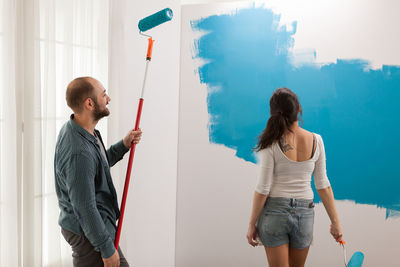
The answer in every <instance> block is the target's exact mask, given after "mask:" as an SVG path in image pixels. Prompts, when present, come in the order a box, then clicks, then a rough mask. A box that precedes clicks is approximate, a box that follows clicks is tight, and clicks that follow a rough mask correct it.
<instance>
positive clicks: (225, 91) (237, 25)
mask: <svg viewBox="0 0 400 267" xmlns="http://www.w3.org/2000/svg"><path fill="white" fill-rule="evenodd" d="M279 21H280V16H279V15H278V14H274V13H273V11H271V10H268V9H265V8H263V7H260V8H255V7H253V8H248V9H242V10H238V11H237V12H236V13H234V14H230V15H219V16H217V15H215V16H210V17H207V18H203V19H201V20H197V21H192V29H193V30H194V31H197V30H201V31H206V32H207V34H206V35H204V36H202V37H201V38H200V39H198V40H196V44H195V45H196V48H197V49H198V52H197V55H196V57H199V58H202V59H205V60H207V61H206V62H208V63H207V64H205V65H203V66H201V67H200V68H199V69H198V72H199V76H200V82H201V83H205V84H207V86H208V87H209V88H213V89H215V88H216V89H217V90H209V93H208V97H207V104H208V113H209V115H210V121H209V139H210V142H211V143H215V144H222V145H224V146H226V147H229V148H233V149H235V150H236V156H237V157H239V158H241V159H244V160H246V161H250V162H253V163H256V158H255V155H254V153H253V151H252V148H253V147H254V146H255V144H256V138H257V136H258V135H259V134H260V133H261V131H262V130H263V129H264V127H265V124H266V122H267V120H268V118H269V106H268V101H269V98H270V96H271V95H272V92H273V91H274V90H275V89H276V88H279V87H289V88H290V89H292V90H293V91H294V92H295V93H297V95H298V96H299V98H300V102H301V104H302V107H303V121H304V125H303V126H304V128H306V129H308V130H310V131H313V132H316V133H319V134H321V136H322V137H323V139H324V141H325V147H326V153H327V168H328V176H329V178H330V180H331V183H332V186H333V188H334V191H335V197H336V198H337V199H350V200H354V201H355V202H357V203H365V204H372V205H377V206H378V207H385V208H387V215H388V216H390V214H392V213H390V211H391V210H392V211H400V168H399V166H398V165H399V162H400V157H399V152H400V142H399V140H398V139H399V137H400V125H399V124H400V119H399V106H400V66H383V67H382V68H381V69H376V70H372V69H370V68H369V64H368V62H367V61H366V60H363V59H354V60H340V59H337V62H336V63H331V64H328V65H324V66H322V67H321V66H319V65H317V64H314V63H309V64H306V65H302V66H299V67H295V66H294V65H293V64H292V62H291V54H290V52H289V49H290V48H291V47H293V45H294V39H293V37H294V35H295V34H296V28H297V24H296V22H294V23H293V25H292V26H293V27H292V29H291V30H288V29H287V28H286V27H284V26H279ZM332 23H334V22H332ZM326 34H329V32H327V33H326ZM316 38H318V37H317V36H316ZM371 38H373V37H371ZM338 41H343V40H338ZM334 45H335V44H334V43H333V44H332V46H334ZM377 49H379V48H377ZM316 52H318V51H316ZM315 195H316V197H317V194H315Z"/></svg>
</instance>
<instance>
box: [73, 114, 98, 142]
mask: <svg viewBox="0 0 400 267" xmlns="http://www.w3.org/2000/svg"><path fill="white" fill-rule="evenodd" d="M69 124H70V125H71V127H72V128H73V129H74V130H75V131H77V132H79V133H80V134H81V135H82V136H83V137H84V138H86V139H87V140H89V141H91V142H94V143H97V140H96V137H94V135H92V134H90V133H89V132H88V131H87V130H85V129H84V128H83V127H82V126H80V125H79V124H78V123H76V122H75V121H74V114H71V116H70V120H69Z"/></svg>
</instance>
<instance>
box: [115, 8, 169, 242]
mask: <svg viewBox="0 0 400 267" xmlns="http://www.w3.org/2000/svg"><path fill="white" fill-rule="evenodd" d="M172 17H173V12H172V10H171V9H170V8H165V9H163V10H161V11H158V12H157V13H154V14H152V15H150V16H148V17H145V18H144V19H142V20H140V21H139V24H138V27H139V33H140V34H141V35H143V36H147V37H149V38H148V41H149V43H148V46H147V54H146V69H145V72H144V79H143V85H142V94H141V97H140V99H139V105H138V110H137V114H136V122H135V128H134V130H135V131H137V130H138V129H139V124H140V117H141V115H142V107H143V98H144V89H145V85H146V79H147V70H148V67H149V62H150V61H151V55H152V52H153V43H154V40H153V39H152V37H151V36H150V35H146V34H143V32H145V31H148V30H150V29H152V28H154V27H157V26H158V25H160V24H162V23H164V22H167V21H170V20H171V19H172ZM135 148H136V144H131V151H130V154H129V161H128V168H127V170H126V177H125V185H124V192H123V195H122V201H121V216H120V217H119V220H118V227H117V233H116V234H115V241H114V245H115V248H116V249H118V246H119V240H120V236H121V228H122V222H123V220H124V213H125V204H126V197H127V195H128V188H129V181H130V176H131V172H132V163H133V157H134V155H135Z"/></svg>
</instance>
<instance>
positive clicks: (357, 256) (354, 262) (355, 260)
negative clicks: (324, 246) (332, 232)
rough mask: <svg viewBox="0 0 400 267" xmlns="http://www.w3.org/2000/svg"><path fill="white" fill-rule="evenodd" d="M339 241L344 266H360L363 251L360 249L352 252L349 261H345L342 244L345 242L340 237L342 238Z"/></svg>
mask: <svg viewBox="0 0 400 267" xmlns="http://www.w3.org/2000/svg"><path fill="white" fill-rule="evenodd" d="M339 243H340V245H341V246H342V247H343V255H344V266H346V267H361V266H362V264H363V262H364V253H362V252H361V251H356V252H354V254H353V256H352V257H351V259H350V261H349V263H347V259H346V247H345V246H344V245H345V244H346V242H345V241H344V240H343V239H342V240H340V242H339Z"/></svg>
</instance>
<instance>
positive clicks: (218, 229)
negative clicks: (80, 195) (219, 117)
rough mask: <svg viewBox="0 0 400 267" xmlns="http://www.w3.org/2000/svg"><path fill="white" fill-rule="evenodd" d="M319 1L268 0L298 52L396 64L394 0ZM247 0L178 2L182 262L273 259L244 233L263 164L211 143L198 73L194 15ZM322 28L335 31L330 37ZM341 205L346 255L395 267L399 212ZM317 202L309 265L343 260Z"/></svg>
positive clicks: (238, 263)
mask: <svg viewBox="0 0 400 267" xmlns="http://www.w3.org/2000/svg"><path fill="white" fill-rule="evenodd" d="M185 2H196V3H199V2H204V3H210V2H211V1H195V0H193V1H189V0H186V1H185ZM212 2H217V1H212ZM219 2H222V1H219ZM317 2H318V3H317ZM317 2H316V1H312V0H302V1H297V0H294V1H282V0H280V1H279V0H276V1H275V0H271V1H267V2H266V4H265V6H266V7H268V8H273V10H274V11H276V12H277V13H280V14H282V17H281V18H282V23H287V22H291V21H293V20H297V21H298V31H297V33H296V35H295V46H294V53H296V51H297V50H299V51H301V50H302V49H310V48H312V49H315V50H316V51H318V54H317V61H318V62H322V63H324V62H332V61H334V60H336V58H342V59H343V58H344V59H348V58H363V59H366V60H369V61H371V62H372V65H373V66H374V67H381V64H395V65H400V56H399V55H400V54H399V53H398V52H397V47H399V46H400V38H399V36H398V35H393V34H391V33H392V32H394V31H396V29H397V28H396V26H395V25H397V24H398V18H397V16H396V14H394V10H399V4H398V2H394V1H392V0H387V1H385V2H384V3H382V2H376V1H369V2H365V1H362V0H357V1H356V0H353V1H350V3H349V1H345V0H341V1H335V2H329V1H317ZM246 5H247V4H246V3H244V2H243V1H242V2H237V3H234V4H233V3H232V4H231V3H220V4H210V5H186V6H183V8H182V30H181V31H182V36H181V37H182V38H181V51H182V52H181V88H180V108H179V113H180V116H179V156H178V189H177V228H176V229H177V238H176V266H178V267H184V266H199V267H200V266H207V267H210V266H237V267H242V266H267V261H266V257H265V252H264V249H263V248H261V247H260V248H252V247H250V246H249V245H248V244H247V240H246V238H245V235H246V232H247V227H248V220H249V215H250V209H251V201H252V194H253V192H254V187H255V184H256V176H257V166H256V165H255V164H252V163H249V162H245V161H244V160H241V159H239V158H237V157H235V151H234V150H232V149H229V148H227V147H225V146H222V145H216V144H210V143H209V139H208V125H207V123H208V119H209V115H208V113H207V90H208V89H207V87H206V85H204V84H200V82H199V77H198V74H197V73H196V70H197V68H198V66H199V65H200V64H202V63H203V62H201V60H198V59H193V55H194V54H193V41H194V40H195V39H197V38H199V36H200V34H201V33H196V32H193V31H192V29H191V28H190V20H192V19H198V18H201V17H207V16H210V15H214V14H221V13H229V11H231V10H234V9H235V8H237V7H240V6H242V7H244V6H246ZM310 10H311V12H310ZM337 14H340V18H339V17H338V15H337ZM316 22H318V24H316ZM366 25H368V26H366ZM326 29H329V33H330V34H331V36H326V34H325V30H326ZM379 29H380V30H379ZM316 37H318V38H316ZM335 40H336V41H337V45H336V42H335ZM345 40H351V41H347V42H345ZM382 40H385V41H384V42H382ZM300 60H301V59H300ZM266 104H267V103H266ZM328 164H329V162H328ZM360 167H362V166H360ZM328 176H329V173H328ZM337 207H338V211H339V213H340V218H341V220H342V225H343V229H344V237H345V240H347V242H348V243H347V253H348V254H347V256H348V260H349V258H350V257H351V255H352V254H353V253H354V252H355V251H357V250H361V251H363V252H364V253H365V262H364V265H363V266H364V267H368V266H388V267H396V266H399V263H398V248H399V246H398V239H399V238H400V227H399V226H400V219H399V218H389V219H386V217H385V216H386V214H385V209H382V208H377V207H376V206H375V205H360V204H355V203H354V202H350V201H337ZM315 210H316V219H315V226H314V242H313V245H312V246H311V249H310V254H309V257H308V260H307V265H306V266H324V267H330V266H332V267H334V266H343V254H342V250H341V248H340V247H339V246H338V245H337V244H336V243H335V242H334V241H333V239H332V237H331V236H330V235H329V219H328V217H327V215H326V212H325V210H324V208H323V206H322V205H321V204H317V205H316V209H315Z"/></svg>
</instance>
